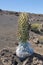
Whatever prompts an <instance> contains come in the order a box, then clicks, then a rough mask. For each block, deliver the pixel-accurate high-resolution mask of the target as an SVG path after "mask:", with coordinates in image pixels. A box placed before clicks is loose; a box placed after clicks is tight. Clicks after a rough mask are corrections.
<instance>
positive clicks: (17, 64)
mask: <svg viewBox="0 0 43 65" xmlns="http://www.w3.org/2000/svg"><path fill="white" fill-rule="evenodd" d="M0 65H43V56H42V55H39V54H37V53H34V54H33V55H32V56H30V57H28V58H26V59H24V60H23V61H21V60H20V59H19V58H18V57H17V56H16V53H13V52H12V51H11V50H9V49H3V50H1V51H0Z"/></svg>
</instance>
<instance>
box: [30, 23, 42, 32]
mask: <svg viewBox="0 0 43 65" xmlns="http://www.w3.org/2000/svg"><path fill="white" fill-rule="evenodd" d="M41 29H42V24H39V23H34V24H31V30H32V31H34V32H36V33H40V32H41Z"/></svg>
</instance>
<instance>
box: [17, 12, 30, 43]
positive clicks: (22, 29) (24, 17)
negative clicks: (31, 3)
mask: <svg viewBox="0 0 43 65" xmlns="http://www.w3.org/2000/svg"><path fill="white" fill-rule="evenodd" d="M28 38H29V24H28V14H27V13H21V14H20V16H19V20H18V39H19V41H22V42H26V40H27V39H28Z"/></svg>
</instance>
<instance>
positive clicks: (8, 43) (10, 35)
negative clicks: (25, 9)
mask: <svg viewBox="0 0 43 65" xmlns="http://www.w3.org/2000/svg"><path fill="white" fill-rule="evenodd" d="M19 14H20V12H19V13H18V12H11V11H10V12H9V11H3V10H1V9H0V65H43V43H42V44H41V43H38V44H37V43H36V42H37V38H39V37H40V36H42V37H43V35H41V34H37V33H35V32H32V31H30V34H29V35H30V39H29V42H30V43H31V45H32V47H33V49H34V54H33V55H32V56H31V57H28V58H26V59H25V60H23V61H21V60H20V59H19V58H18V57H17V56H16V53H15V50H16V46H17V45H18V43H17V42H18V40H17V36H16V34H17V27H18V17H19ZM28 14H29V21H30V22H31V24H32V23H41V24H43V14H33V13H28Z"/></svg>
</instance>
